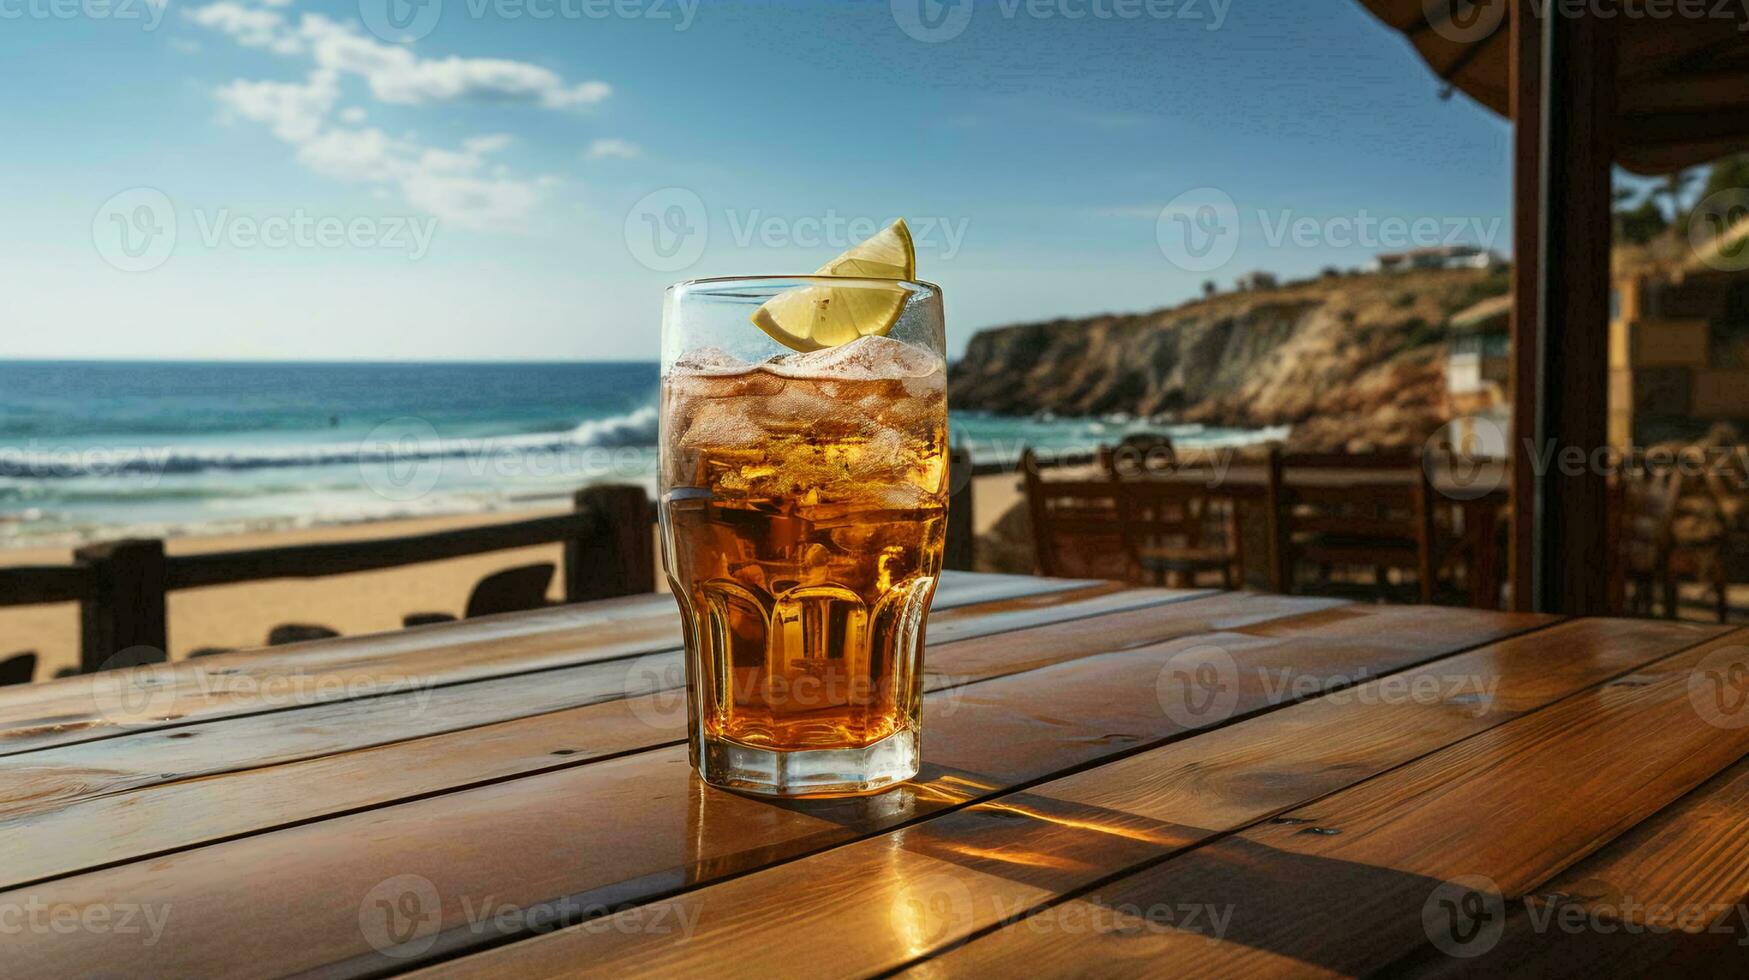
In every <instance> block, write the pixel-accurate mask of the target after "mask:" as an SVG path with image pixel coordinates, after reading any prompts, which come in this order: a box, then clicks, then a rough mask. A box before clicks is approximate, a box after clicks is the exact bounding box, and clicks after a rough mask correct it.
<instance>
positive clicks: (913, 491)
mask: <svg viewBox="0 0 1749 980" xmlns="http://www.w3.org/2000/svg"><path fill="white" fill-rule="evenodd" d="M662 397H663V412H664V430H663V447H662V449H663V467H664V472H663V482H664V493H663V498H662V519H663V530H664V534H663V544H664V558H665V560H666V563H667V569H668V575H669V580H670V583H671V585H672V587H673V590H674V593H675V595H676V596H677V597H678V598H679V599H680V604H681V609H682V613H683V616H682V618H683V620H684V621H685V626H686V633H687V636H686V642H687V650H688V654H689V656H688V678H687V679H688V687H689V692H690V696H691V698H692V702H691V710H692V717H693V718H694V719H695V724H696V725H699V726H700V727H701V728H702V731H703V734H704V735H705V736H706V737H709V738H716V739H725V740H728V741H731V742H735V743H739V744H741V745H746V746H751V747H755V748H761V749H768V750H773V751H797V750H808V749H841V748H857V747H862V746H867V745H871V744H873V743H876V742H879V741H880V740H882V739H884V738H886V737H888V736H890V735H893V734H895V733H897V732H900V731H904V730H907V729H909V730H913V731H914V730H916V728H917V726H918V720H919V717H918V716H919V712H920V710H921V698H922V665H921V657H922V647H923V621H924V615H925V613H926V612H927V610H928V606H929V601H930V598H931V597H932V596H933V594H934V591H935V583H936V578H937V576H938V575H939V574H940V570H941V555H942V545H943V541H944V538H945V534H946V505H947V404H946V392H945V381H944V378H943V377H942V375H941V374H940V373H935V374H932V375H929V376H926V377H903V378H893V379H890V380H889V379H880V380H868V379H858V380H844V379H834V378H807V377H801V378H798V377H785V376H781V375H778V374H774V373H771V372H769V371H767V370H764V369H760V368H755V369H752V370H749V371H745V372H742V373H738V374H731V375H723V374H712V375H680V376H670V377H669V378H667V379H665V380H664V383H663V392H662Z"/></svg>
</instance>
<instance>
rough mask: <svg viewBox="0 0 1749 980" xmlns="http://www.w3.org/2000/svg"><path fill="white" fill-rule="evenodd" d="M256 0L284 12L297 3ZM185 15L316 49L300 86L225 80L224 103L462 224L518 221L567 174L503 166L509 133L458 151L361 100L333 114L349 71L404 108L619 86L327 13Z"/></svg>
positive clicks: (602, 93)
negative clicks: (417, 40) (294, 18)
mask: <svg viewBox="0 0 1749 980" xmlns="http://www.w3.org/2000/svg"><path fill="white" fill-rule="evenodd" d="M258 2H259V3H261V4H264V5H265V6H268V7H284V6H287V5H288V4H289V3H290V2H291V0H258ZM187 16H188V17H189V18H190V19H191V20H193V21H194V22H195V23H197V24H200V25H202V26H205V27H208V28H211V29H213V30H216V31H219V32H220V33H223V34H225V35H227V36H229V37H231V38H233V39H234V40H236V41H237V43H239V44H241V45H244V46H246V47H252V48H262V49H266V50H271V51H275V52H278V53H281V54H288V55H290V54H301V55H306V56H308V57H309V58H310V60H311V61H312V62H314V66H315V67H314V69H313V70H312V71H311V72H310V74H309V76H308V77H307V79H306V80H305V81H304V82H301V83H300V82H271V81H249V80H246V79H238V80H236V81H233V82H231V83H230V84H228V85H225V86H223V87H221V88H220V89H219V90H218V92H217V96H218V99H219V102H220V104H221V105H223V106H224V107H225V108H226V110H227V111H228V112H229V113H230V114H231V115H233V116H236V117H241V118H244V119H249V120H252V121H254V122H259V123H261V124H263V125H265V126H267V127H268V128H269V129H271V130H272V131H273V134H274V135H275V136H277V137H279V138H280V139H281V140H284V141H285V142H286V143H289V144H291V145H292V146H293V147H295V153H296V156H297V160H298V162H299V163H300V164H301V165H302V166H304V167H305V168H307V169H309V170H311V171H312V172H315V173H318V174H321V175H323V176H326V177H330V178H333V179H335V180H340V181H345V182H348V183H355V184H366V185H374V190H373V192H372V193H373V194H377V193H380V192H381V191H382V190H383V189H384V188H388V187H393V188H396V189H398V190H399V191H400V193H401V196H402V197H403V198H405V199H406V200H407V202H408V203H410V204H412V205H414V206H415V207H419V208H422V209H424V210H426V211H428V212H430V213H431V214H434V215H436V216H437V217H438V218H440V219H441V220H443V221H446V222H452V223H454V224H457V225H461V226H463V227H469V228H482V229H498V228H511V227H515V226H516V225H517V224H519V223H520V222H521V221H522V220H523V219H525V218H526V217H527V216H528V215H529V214H530V213H532V212H533V210H534V208H535V207H536V206H537V205H538V204H539V203H540V201H541V200H542V198H543V197H544V196H545V194H546V192H547V191H548V190H549V189H550V188H552V187H553V186H554V185H556V184H557V183H558V179H557V178H555V177H533V178H519V177H516V176H514V175H513V174H512V171H511V170H510V168H508V167H507V166H505V165H504V164H502V163H495V162H491V161H488V159H487V158H488V157H490V156H492V155H493V154H496V153H499V152H501V151H503V150H504V149H505V148H506V147H508V146H509V145H510V142H511V139H510V137H509V136H506V135H503V134H489V135H482V136H475V137H473V138H470V139H467V140H464V141H463V143H462V146H461V149H459V150H452V149H445V148H441V147H431V146H424V145H421V144H420V143H419V142H418V140H417V139H416V138H415V137H414V136H413V135H412V134H407V135H404V136H401V137H398V138H397V137H391V136H389V135H387V134H386V133H384V132H383V131H382V130H381V129H378V128H376V127H368V126H365V125H364V123H365V121H366V120H367V119H368V118H369V117H368V115H367V113H366V111H365V110H364V109H363V108H361V107H358V106H352V107H348V108H346V109H345V110H343V111H341V112H339V113H338V121H337V122H336V121H335V120H333V119H332V118H331V116H334V115H335V112H334V110H335V106H336V104H337V103H338V102H339V99H340V83H341V79H342V78H343V77H345V76H353V77H356V78H359V79H362V80H363V81H364V83H365V85H366V86H367V87H369V89H370V91H371V94H372V95H373V96H374V97H375V98H376V100H377V101H379V102H383V103H393V104H397V105H431V104H439V103H446V102H457V101H463V100H475V101H499V102H511V103H521V104H526V105H535V106H541V107H545V108H552V109H563V108H568V107H572V106H579V105H589V104H593V103H596V102H600V101H601V100H602V99H605V98H607V97H608V95H609V94H610V92H611V89H610V88H609V87H608V86H607V84H606V83H604V82H581V83H575V84H573V83H570V82H567V81H566V80H565V79H564V78H563V77H562V76H561V75H559V74H558V73H557V72H554V71H552V70H550V69H547V68H543V67H541V66H539V65H534V64H528V63H526V62H520V61H510V60H506V59H497V58H462V57H453V56H452V57H447V58H439V59H426V58H420V57H418V56H416V55H415V54H413V52H412V50H411V49H410V48H408V47H406V46H404V45H387V44H382V43H379V42H377V41H375V40H372V39H371V38H368V37H366V36H364V35H362V34H361V33H359V32H358V31H357V30H356V29H354V28H352V27H350V26H347V25H344V24H341V23H338V22H336V21H334V20H331V19H329V18H327V17H324V16H322V15H320V14H305V15H304V16H303V17H302V19H301V20H300V21H299V23H298V26H297V27H296V28H295V29H294V28H292V27H291V26H290V25H289V24H288V23H287V22H286V21H285V19H284V18H283V17H282V16H281V15H280V14H279V13H278V12H276V11H274V10H268V9H264V8H263V7H260V6H245V5H243V4H242V3H239V2H237V0H217V2H215V3H212V4H209V5H207V6H205V7H199V8H196V9H194V10H191V11H188V13H187ZM615 142H623V141H615ZM624 146H625V147H631V144H624ZM632 150H633V152H635V147H632ZM489 163H491V166H490V168H489V174H488V164H489Z"/></svg>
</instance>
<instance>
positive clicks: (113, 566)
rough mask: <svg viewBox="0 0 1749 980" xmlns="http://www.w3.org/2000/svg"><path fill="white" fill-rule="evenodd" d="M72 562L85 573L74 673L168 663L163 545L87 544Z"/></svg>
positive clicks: (137, 542)
mask: <svg viewBox="0 0 1749 980" xmlns="http://www.w3.org/2000/svg"><path fill="white" fill-rule="evenodd" d="M73 558H74V560H75V561H77V562H78V563H79V564H80V565H82V566H84V567H85V568H87V569H89V570H90V575H91V581H92V589H91V594H90V596H89V597H88V598H86V599H84V600H83V601H81V602H80V603H79V620H80V650H79V669H80V670H81V671H83V672H85V673H92V672H94V671H99V670H112V669H114V668H117V667H137V666H139V665H140V664H152V663H163V662H164V661H165V660H167V659H169V655H168V653H167V651H168V649H169V647H170V640H169V631H168V628H167V626H166V620H167V616H166V613H165V602H164V594H165V587H166V584H167V576H166V574H165V563H164V542H162V541H151V540H139V539H130V540H126V541H109V542H105V543H102V544H92V545H86V546H85V547H83V548H80V549H78V550H77V551H75V552H73Z"/></svg>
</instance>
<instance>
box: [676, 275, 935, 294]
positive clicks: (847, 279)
mask: <svg viewBox="0 0 1749 980" xmlns="http://www.w3.org/2000/svg"><path fill="white" fill-rule="evenodd" d="M758 282H796V283H814V282H818V283H871V284H873V283H889V284H896V285H900V286H913V287H919V288H921V289H925V290H929V291H931V292H935V293H940V292H941V291H942V289H941V287H940V286H939V285H937V284H935V283H933V282H930V281H928V280H927V279H883V278H881V277H879V276H822V275H817V274H815V273H811V272H810V273H807V274H804V275H782V274H778V275H757V276H703V277H700V278H698V279H684V280H682V281H680V282H676V283H671V284H670V285H669V286H668V288H667V289H666V290H664V291H665V292H673V291H674V290H677V289H687V288H689V287H692V286H713V285H730V284H734V283H758Z"/></svg>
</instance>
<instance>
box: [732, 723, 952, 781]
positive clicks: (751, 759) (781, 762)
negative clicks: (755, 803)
mask: <svg viewBox="0 0 1749 980" xmlns="http://www.w3.org/2000/svg"><path fill="white" fill-rule="evenodd" d="M917 766H918V738H917V733H916V732H915V731H902V732H895V733H893V734H891V735H888V736H887V737H886V738H883V739H881V740H880V741H878V742H876V743H874V744H873V745H869V746H864V747H863V748H858V749H812V750H808V751H804V752H773V751H771V750H770V749H757V748H753V747H751V746H746V745H741V744H739V743H737V742H730V741H726V740H724V739H717V738H711V737H710V736H708V735H707V736H705V738H704V745H703V750H702V751H700V752H699V754H698V774H699V775H700V776H702V777H704V781H705V782H707V783H710V784H711V785H712V786H720V787H722V788H723V789H731V790H735V791H736V792H739V793H757V794H759V795H761V796H787V797H823V796H866V795H868V794H871V793H880V792H884V791H886V790H889V789H892V788H893V787H895V786H897V785H899V784H900V783H902V782H904V781H905V780H907V779H910V778H911V777H912V776H915V775H917Z"/></svg>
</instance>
